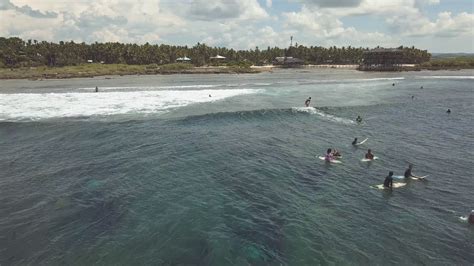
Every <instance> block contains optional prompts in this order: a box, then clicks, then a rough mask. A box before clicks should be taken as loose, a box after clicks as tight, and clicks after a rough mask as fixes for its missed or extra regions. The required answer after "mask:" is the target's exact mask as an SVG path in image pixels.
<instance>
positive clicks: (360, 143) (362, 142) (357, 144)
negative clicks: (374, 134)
mask: <svg viewBox="0 0 474 266" xmlns="http://www.w3.org/2000/svg"><path fill="white" fill-rule="evenodd" d="M368 139H369V138H366V139H364V140H363V141H361V142H359V143H356V144H354V145H356V146H359V145H362V144H364V143H365V142H366V141H367V140H368Z"/></svg>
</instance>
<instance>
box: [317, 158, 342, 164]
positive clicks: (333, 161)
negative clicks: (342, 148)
mask: <svg viewBox="0 0 474 266" xmlns="http://www.w3.org/2000/svg"><path fill="white" fill-rule="evenodd" d="M318 158H319V159H320V160H323V161H326V157H324V156H318ZM326 162H328V161H326ZM328 163H341V161H339V160H331V161H330V162H328Z"/></svg>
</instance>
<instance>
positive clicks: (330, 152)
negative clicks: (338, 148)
mask: <svg viewBox="0 0 474 266" xmlns="http://www.w3.org/2000/svg"><path fill="white" fill-rule="evenodd" d="M324 160H325V161H326V162H331V161H332V160H334V156H333V155H332V149H330V148H329V149H328V150H327V152H326V156H325V157H324Z"/></svg>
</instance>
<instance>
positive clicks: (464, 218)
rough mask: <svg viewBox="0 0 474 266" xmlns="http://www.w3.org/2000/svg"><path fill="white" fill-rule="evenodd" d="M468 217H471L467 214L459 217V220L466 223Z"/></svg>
mask: <svg viewBox="0 0 474 266" xmlns="http://www.w3.org/2000/svg"><path fill="white" fill-rule="evenodd" d="M468 219H469V217H467V216H461V217H459V221H461V222H464V223H466V222H467V220H468Z"/></svg>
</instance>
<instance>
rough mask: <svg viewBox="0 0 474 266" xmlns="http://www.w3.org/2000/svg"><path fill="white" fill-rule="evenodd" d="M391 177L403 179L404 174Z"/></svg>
mask: <svg viewBox="0 0 474 266" xmlns="http://www.w3.org/2000/svg"><path fill="white" fill-rule="evenodd" d="M392 178H393V179H405V176H402V175H393V176H392Z"/></svg>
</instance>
